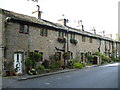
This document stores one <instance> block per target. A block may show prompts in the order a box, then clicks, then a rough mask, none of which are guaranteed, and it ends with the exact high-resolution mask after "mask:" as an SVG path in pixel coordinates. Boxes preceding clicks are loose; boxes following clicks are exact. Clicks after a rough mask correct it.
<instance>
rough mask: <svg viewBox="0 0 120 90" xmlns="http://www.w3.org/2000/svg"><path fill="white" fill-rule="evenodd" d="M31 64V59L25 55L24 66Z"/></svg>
mask: <svg viewBox="0 0 120 90" xmlns="http://www.w3.org/2000/svg"><path fill="white" fill-rule="evenodd" d="M32 64H33V62H32V60H31V59H30V58H29V57H27V58H26V59H25V65H26V66H32Z"/></svg>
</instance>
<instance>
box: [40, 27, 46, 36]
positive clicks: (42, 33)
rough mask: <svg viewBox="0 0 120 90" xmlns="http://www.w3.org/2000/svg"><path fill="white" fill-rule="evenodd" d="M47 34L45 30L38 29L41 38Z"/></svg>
mask: <svg viewBox="0 0 120 90" xmlns="http://www.w3.org/2000/svg"><path fill="white" fill-rule="evenodd" d="M47 33H48V31H47V29H46V28H41V29H40V35H41V36H47Z"/></svg>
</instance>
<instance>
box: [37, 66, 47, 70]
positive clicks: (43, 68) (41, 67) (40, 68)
mask: <svg viewBox="0 0 120 90" xmlns="http://www.w3.org/2000/svg"><path fill="white" fill-rule="evenodd" d="M36 69H37V70H45V67H44V66H43V65H39V66H37V67H36Z"/></svg>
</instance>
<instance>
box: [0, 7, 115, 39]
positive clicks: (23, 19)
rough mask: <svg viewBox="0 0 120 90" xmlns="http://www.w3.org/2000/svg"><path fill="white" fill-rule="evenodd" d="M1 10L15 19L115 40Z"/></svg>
mask: <svg viewBox="0 0 120 90" xmlns="http://www.w3.org/2000/svg"><path fill="white" fill-rule="evenodd" d="M0 11H2V13H3V14H4V15H6V16H7V17H11V18H12V19H15V20H20V21H24V22H30V23H34V24H38V25H46V26H49V27H54V28H56V29H61V30H63V31H69V32H73V33H77V34H81V35H85V36H88V37H93V38H99V39H103V40H108V41H114V40H113V39H111V38H108V37H103V36H101V35H97V34H93V33H90V32H88V31H82V30H80V29H76V28H72V27H69V26H63V25H60V24H58V23H53V22H50V21H47V20H43V19H37V18H36V17H32V16H28V15H23V14H18V13H15V12H12V11H8V10H4V9H1V8H0Z"/></svg>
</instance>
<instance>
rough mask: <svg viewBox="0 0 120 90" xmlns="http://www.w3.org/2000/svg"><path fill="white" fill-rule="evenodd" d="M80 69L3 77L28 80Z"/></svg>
mask: <svg viewBox="0 0 120 90" xmlns="http://www.w3.org/2000/svg"><path fill="white" fill-rule="evenodd" d="M96 66H99V65H91V66H86V67H83V68H90V67H96ZM75 70H78V69H64V70H60V71H56V72H49V73H45V74H39V75H28V74H25V75H21V76H9V77H3V78H5V79H16V80H18V81H23V80H28V79H33V78H38V77H44V76H49V75H54V74H59V73H65V72H70V71H75Z"/></svg>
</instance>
